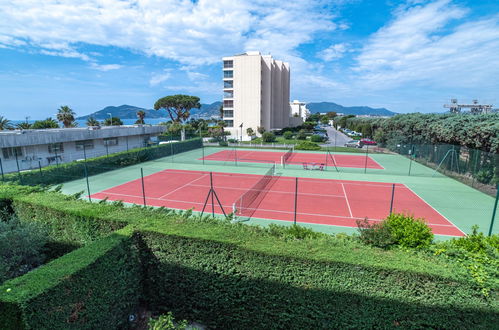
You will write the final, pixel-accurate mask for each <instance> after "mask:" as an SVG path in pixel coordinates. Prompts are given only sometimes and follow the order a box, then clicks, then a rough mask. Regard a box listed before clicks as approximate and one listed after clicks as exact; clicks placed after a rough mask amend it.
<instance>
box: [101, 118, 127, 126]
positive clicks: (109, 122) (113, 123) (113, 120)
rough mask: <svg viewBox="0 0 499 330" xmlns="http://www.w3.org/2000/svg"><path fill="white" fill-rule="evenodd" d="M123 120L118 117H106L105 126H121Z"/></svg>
mask: <svg viewBox="0 0 499 330" xmlns="http://www.w3.org/2000/svg"><path fill="white" fill-rule="evenodd" d="M120 125H123V122H122V121H121V119H119V118H118V117H111V118H106V119H105V120H104V126H120Z"/></svg>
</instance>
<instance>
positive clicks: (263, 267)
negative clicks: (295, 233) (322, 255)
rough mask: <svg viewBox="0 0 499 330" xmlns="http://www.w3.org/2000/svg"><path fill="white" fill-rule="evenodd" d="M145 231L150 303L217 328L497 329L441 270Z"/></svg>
mask: <svg viewBox="0 0 499 330" xmlns="http://www.w3.org/2000/svg"><path fill="white" fill-rule="evenodd" d="M141 237H142V239H143V241H144V243H143V244H144V245H145V246H146V247H147V249H142V251H143V252H145V253H144V254H143V255H142V257H141V260H142V261H143V262H145V266H146V272H147V274H148V275H147V277H146V278H145V297H146V299H147V301H149V304H150V307H151V308H152V309H157V310H159V311H173V313H174V315H176V316H178V317H180V318H185V319H190V320H197V321H199V322H200V323H202V324H205V325H206V326H208V327H211V328H231V327H233V326H234V325H236V324H237V327H238V328H243V329H257V328H258V329H268V328H295V329H317V328H330V329H333V328H334V329H339V328H357V329H358V328H390V327H392V326H394V325H397V326H401V327H405V328H470V327H471V328H477V327H482V328H487V327H488V326H491V325H492V324H493V323H494V321H496V320H497V317H498V314H497V310H494V308H492V307H486V304H484V303H483V302H482V303H480V302H479V301H480V299H482V298H479V295H478V294H477V293H476V292H475V291H474V290H473V289H472V288H470V287H466V286H465V285H463V284H461V283H458V282H454V281H453V280H449V279H445V278H440V277H438V276H435V275H432V276H429V275H425V274H419V273H411V272H399V271H395V270H386V269H382V268H376V267H366V266H360V265H354V264H349V263H344V262H341V261H331V260H328V261H326V260H324V261H318V260H315V261H312V260H309V259H301V258H299V257H291V256H280V255H277V254H273V253H272V252H270V251H269V252H268V253H261V252H256V251H253V250H249V249H246V248H243V247H241V246H238V245H235V244H229V243H222V242H217V241H214V240H205V239H196V238H187V237H181V236H176V235H163V234H159V233H154V232H143V233H142V234H141ZM478 306H481V307H478Z"/></svg>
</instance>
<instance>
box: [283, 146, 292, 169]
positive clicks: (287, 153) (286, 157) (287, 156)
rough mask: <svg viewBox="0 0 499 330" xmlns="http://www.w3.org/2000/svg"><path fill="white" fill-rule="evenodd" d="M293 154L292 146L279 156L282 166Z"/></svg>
mask: <svg viewBox="0 0 499 330" xmlns="http://www.w3.org/2000/svg"><path fill="white" fill-rule="evenodd" d="M292 155H293V148H290V149H289V150H288V151H287V152H286V153H285V154H284V155H282V157H281V165H282V167H284V166H285V165H286V162H287V161H288V159H289V158H290V157H291V156H292Z"/></svg>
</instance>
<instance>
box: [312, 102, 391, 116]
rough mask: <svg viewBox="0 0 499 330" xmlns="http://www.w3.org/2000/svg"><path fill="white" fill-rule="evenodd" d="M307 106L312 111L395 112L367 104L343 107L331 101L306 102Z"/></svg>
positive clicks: (350, 113)
mask: <svg viewBox="0 0 499 330" xmlns="http://www.w3.org/2000/svg"><path fill="white" fill-rule="evenodd" d="M307 108H308V109H309V110H310V112H312V113H318V112H330V111H334V112H342V113H344V114H346V115H374V116H394V115H396V114H397V113H396V112H393V111H390V110H388V109H385V108H371V107H367V106H355V107H344V106H342V105H340V104H336V103H333V102H318V103H314V102H311V103H307Z"/></svg>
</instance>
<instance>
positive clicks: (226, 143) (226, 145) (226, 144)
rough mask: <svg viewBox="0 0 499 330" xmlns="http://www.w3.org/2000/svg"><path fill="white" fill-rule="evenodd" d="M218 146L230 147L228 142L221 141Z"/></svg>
mask: <svg viewBox="0 0 499 330" xmlns="http://www.w3.org/2000/svg"><path fill="white" fill-rule="evenodd" d="M218 145H219V146H221V147H228V146H229V143H228V142H227V141H220V142H218Z"/></svg>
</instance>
